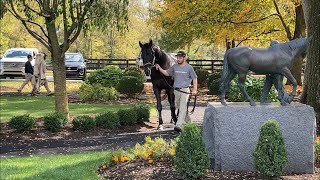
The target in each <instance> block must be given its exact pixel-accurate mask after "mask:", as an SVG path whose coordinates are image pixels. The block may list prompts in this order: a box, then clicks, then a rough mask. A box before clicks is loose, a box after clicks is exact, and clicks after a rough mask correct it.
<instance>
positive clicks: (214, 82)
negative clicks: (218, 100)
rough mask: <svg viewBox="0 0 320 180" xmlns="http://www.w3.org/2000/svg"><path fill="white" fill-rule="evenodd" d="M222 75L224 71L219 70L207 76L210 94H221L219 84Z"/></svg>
mask: <svg viewBox="0 0 320 180" xmlns="http://www.w3.org/2000/svg"><path fill="white" fill-rule="evenodd" d="M221 75H222V71H221V70H218V71H215V72H214V73H212V74H210V75H209V77H208V78H207V87H208V90H209V91H208V94H210V95H218V94H219V86H220V78H221Z"/></svg>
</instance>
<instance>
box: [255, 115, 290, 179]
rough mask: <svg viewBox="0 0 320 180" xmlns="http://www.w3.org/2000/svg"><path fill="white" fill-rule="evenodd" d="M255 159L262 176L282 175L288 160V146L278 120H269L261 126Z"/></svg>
mask: <svg viewBox="0 0 320 180" xmlns="http://www.w3.org/2000/svg"><path fill="white" fill-rule="evenodd" d="M253 157H254V165H255V167H256V169H257V170H258V171H259V172H260V173H261V174H262V175H264V176H266V177H279V176H280V175H282V173H283V170H284V168H285V166H286V165H287V163H288V159H287V150H286V145H285V143H284V140H283V137H282V133H281V130H280V127H279V123H278V122H277V121H276V120H268V121H266V122H265V123H264V124H263V125H262V126H261V129H260V136H259V139H258V143H257V146H256V148H255V150H254V152H253Z"/></svg>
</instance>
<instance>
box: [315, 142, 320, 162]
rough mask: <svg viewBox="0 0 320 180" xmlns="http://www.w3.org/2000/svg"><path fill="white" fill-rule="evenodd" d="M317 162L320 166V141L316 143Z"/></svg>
mask: <svg viewBox="0 0 320 180" xmlns="http://www.w3.org/2000/svg"><path fill="white" fill-rule="evenodd" d="M316 162H317V164H319V165H320V140H319V141H316Z"/></svg>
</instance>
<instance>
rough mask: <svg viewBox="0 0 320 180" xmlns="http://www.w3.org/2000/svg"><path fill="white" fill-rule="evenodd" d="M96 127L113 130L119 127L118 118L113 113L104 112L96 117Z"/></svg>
mask: <svg viewBox="0 0 320 180" xmlns="http://www.w3.org/2000/svg"><path fill="white" fill-rule="evenodd" d="M96 125H97V127H102V128H108V129H115V128H118V127H120V121H119V116H118V115H117V114H116V113H114V112H105V113H102V114H99V115H98V116H96Z"/></svg>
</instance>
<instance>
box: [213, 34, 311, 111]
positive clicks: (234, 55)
mask: <svg viewBox="0 0 320 180" xmlns="http://www.w3.org/2000/svg"><path fill="white" fill-rule="evenodd" d="M309 43H310V38H298V39H294V40H292V41H289V42H286V43H276V44H273V45H272V46H270V47H269V48H251V47H236V48H232V49H229V50H228V51H227V52H226V53H225V55H224V60H223V74H222V77H221V83H220V88H219V91H220V93H221V94H220V101H221V104H223V105H226V100H225V95H226V92H227V90H228V88H229V84H230V82H231V80H232V79H233V78H234V77H235V75H236V74H238V87H239V89H240V91H241V93H242V94H243V95H244V97H245V98H246V99H247V100H248V101H249V102H250V105H251V106H255V105H256V104H255V102H254V101H253V100H252V98H251V97H250V96H249V95H248V93H247V92H246V90H245V88H244V83H245V80H246V76H247V73H248V71H249V70H251V71H253V72H255V73H256V74H277V75H282V76H284V77H286V78H287V79H289V80H290V81H291V82H292V86H293V88H292V92H291V94H290V97H288V98H284V94H283V93H282V92H281V91H278V99H279V100H280V103H281V105H286V102H289V103H290V102H291V101H292V100H293V98H294V96H295V95H296V89H297V81H296V80H295V78H294V77H293V75H292V73H291V71H290V68H291V67H292V64H293V62H294V60H296V59H298V57H305V56H306V54H307V49H308V46H309ZM277 83H278V87H279V89H281V88H280V87H282V86H283V85H282V78H277Z"/></svg>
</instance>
